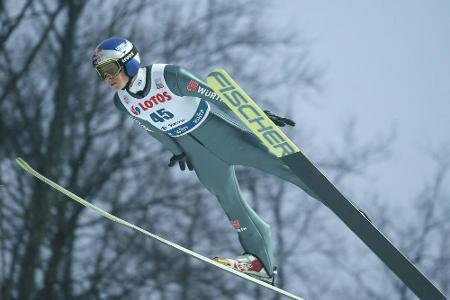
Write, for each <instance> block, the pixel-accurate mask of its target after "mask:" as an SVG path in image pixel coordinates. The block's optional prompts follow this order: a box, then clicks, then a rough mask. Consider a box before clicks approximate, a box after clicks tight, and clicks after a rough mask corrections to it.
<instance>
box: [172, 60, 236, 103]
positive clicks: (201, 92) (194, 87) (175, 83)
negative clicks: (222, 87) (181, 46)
mask: <svg viewBox="0 0 450 300" xmlns="http://www.w3.org/2000/svg"><path fill="white" fill-rule="evenodd" d="M164 78H165V80H166V82H167V85H168V87H169V89H170V90H171V91H172V92H173V93H174V94H175V95H178V96H191V97H199V98H202V99H205V100H207V101H209V102H212V103H214V104H216V105H218V106H219V107H220V108H222V109H225V110H229V108H228V107H227V106H226V105H225V103H223V102H222V100H220V97H219V96H218V95H217V94H216V93H215V92H214V91H213V90H212V89H211V88H210V87H209V86H208V84H207V83H206V82H204V81H203V80H200V79H199V78H197V77H196V76H195V75H193V74H192V73H191V72H189V71H188V70H186V69H183V68H181V67H180V66H177V65H167V67H166V68H165V70H164Z"/></svg>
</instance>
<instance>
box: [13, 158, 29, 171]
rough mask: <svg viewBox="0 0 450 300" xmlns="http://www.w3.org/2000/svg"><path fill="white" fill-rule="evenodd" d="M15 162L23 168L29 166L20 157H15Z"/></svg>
mask: <svg viewBox="0 0 450 300" xmlns="http://www.w3.org/2000/svg"><path fill="white" fill-rule="evenodd" d="M16 163H17V164H18V165H19V166H20V167H21V168H22V169H24V170H26V169H27V168H29V167H30V166H29V165H28V164H27V163H26V161H24V160H23V159H22V158H21V157H17V158H16Z"/></svg>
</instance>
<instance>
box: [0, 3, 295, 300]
mask: <svg viewBox="0 0 450 300" xmlns="http://www.w3.org/2000/svg"><path fill="white" fill-rule="evenodd" d="M108 5H109V7H108V6H107V5H105V3H104V2H102V1H94V0H91V1H76V0H66V1H54V0H40V1H23V2H9V3H8V4H6V3H3V2H2V3H1V8H2V10H1V11H0V22H1V23H2V29H1V30H2V31H1V32H0V38H1V42H2V43H1V45H2V46H1V49H0V54H1V55H0V65H1V66H2V68H1V70H0V80H1V81H2V83H3V84H2V85H1V87H0V109H1V112H2V118H1V122H0V129H1V130H0V139H1V145H2V146H1V149H0V153H1V156H0V171H1V174H0V179H1V182H0V185H1V187H2V189H1V203H0V213H1V217H2V218H1V220H0V224H1V226H0V233H1V236H0V240H1V245H0V249H1V251H2V253H1V256H0V257H1V262H2V266H1V282H0V286H1V298H2V299H25V300H26V299H76V298H80V299H123V298H139V297H144V298H149V299H153V298H155V299H159V298H161V299H174V298H184V299H187V298H189V299H194V298H195V299H198V298H207V297H210V296H211V295H214V298H220V297H222V298H224V299H227V298H228V299H234V298H235V297H236V294H239V293H236V292H235V290H236V289H237V287H239V288H238V289H237V290H239V291H240V292H241V295H242V296H243V297H245V295H246V291H247V290H248V286H244V285H243V283H242V282H241V281H239V280H236V279H234V280H233V279H231V278H229V277H227V276H228V275H226V274H222V273H220V272H213V271H212V269H211V267H208V266H203V265H199V264H197V263H195V262H193V261H190V260H189V259H187V258H185V257H180V256H179V254H178V253H175V252H173V251H172V250H169V249H167V248H165V247H162V246H160V245H157V244H155V243H154V242H153V241H149V240H147V239H144V238H143V237H141V236H139V235H136V234H135V233H133V232H130V231H127V230H124V229H122V228H120V227H119V226H116V225H115V224H110V223H108V222H107V221H105V220H102V219H99V218H98V217H96V216H94V215H92V214H90V213H88V212H86V211H85V210H84V209H83V208H82V207H80V206H77V205H74V204H73V203H71V202H69V201H67V200H66V199H63V197H62V196H61V195H58V194H57V193H55V192H54V191H52V190H50V189H49V188H48V187H47V186H45V185H43V184H41V183H39V182H37V181H35V180H33V179H31V178H29V177H26V176H24V174H23V173H22V172H20V171H19V170H18V169H17V167H15V166H14V163H13V159H14V158H15V157H17V156H22V157H24V158H25V159H27V160H28V161H29V162H30V163H31V164H32V165H33V166H34V167H36V168H37V169H38V170H39V171H41V172H42V173H44V174H45V175H46V176H49V177H50V178H52V179H55V180H57V181H58V182H59V183H61V184H63V185H64V186H66V187H68V188H69V189H70V190H73V191H74V192H75V193H77V194H79V195H80V196H82V197H85V198H87V199H89V200H90V201H93V202H95V203H96V204H98V205H100V206H103V207H106V208H107V209H108V210H110V211H111V212H113V213H114V214H117V215H120V216H121V217H124V218H126V219H128V220H130V221H132V222H135V223H137V224H139V225H141V226H143V227H148V228H151V229H152V231H154V232H158V233H159V234H161V235H163V236H170V237H171V239H173V240H174V241H176V242H179V243H180V244H183V245H186V246H188V247H191V248H193V249H194V250H197V251H200V252H204V253H205V252H206V253H207V254H211V255H212V254H213V252H214V251H223V252H227V251H229V252H230V253H231V252H232V251H233V247H236V241H235V239H234V236H232V235H231V234H230V232H228V231H226V230H225V229H224V228H225V226H224V224H226V219H225V218H224V216H223V215H222V216H221V215H220V213H221V211H220V209H219V208H218V205H217V203H216V202H215V201H211V199H212V196H210V195H209V194H207V193H206V191H205V190H204V189H203V188H202V187H200V186H199V184H198V183H197V181H193V178H192V177H191V176H188V175H181V176H180V175H175V174H177V173H174V172H172V171H169V170H168V169H167V166H166V162H165V161H166V160H167V156H168V155H167V154H166V153H163V152H162V151H161V148H160V146H159V145H157V144H156V143H155V141H153V140H151V139H148V138H147V137H146V136H145V135H146V133H145V132H144V131H143V130H141V129H140V128H137V127H136V126H134V125H133V124H131V123H130V122H128V121H126V120H125V118H124V117H122V116H120V115H119V113H118V112H116V111H115V109H114V108H113V105H112V102H111V98H110V97H111V96H110V93H109V91H107V90H106V88H105V87H103V86H102V85H101V84H100V81H98V80H97V79H96V78H95V74H94V72H93V71H92V68H91V66H90V62H89V60H90V56H91V52H92V49H93V48H94V47H95V45H96V44H97V43H98V41H100V40H101V39H103V38H105V37H108V36H111V35H124V36H127V37H129V38H130V39H131V40H135V41H137V42H136V43H137V44H138V47H139V49H140V50H141V53H142V56H143V60H144V61H146V62H158V61H162V62H169V63H179V64H181V65H183V66H186V67H188V68H190V69H192V70H193V71H194V72H195V73H197V74H205V75H206V73H207V72H208V71H210V70H211V69H212V68H213V67H214V66H218V65H219V64H220V66H223V67H226V68H228V69H229V70H232V71H235V72H236V73H238V71H239V72H241V74H245V76H248V78H251V84H252V85H254V86H256V87H258V86H259V87H262V86H263V84H258V81H260V80H262V78H263V76H260V75H259V73H258V69H257V68H256V67H252V65H253V64H254V62H255V58H254V57H252V60H253V61H251V62H250V59H249V58H248V55H243V54H245V53H247V54H248V53H251V52H252V49H257V47H259V46H260V45H262V44H265V45H271V47H283V45H285V46H286V47H289V44H287V40H288V39H287V36H284V35H279V36H276V37H269V36H267V35H266V34H265V30H266V28H265V27H264V25H263V24H261V23H259V24H258V23H255V22H253V20H254V19H255V15H256V14H258V12H259V11H260V10H261V9H262V8H261V6H260V2H259V1H247V2H245V3H244V2H242V3H237V2H230V3H225V2H219V1H196V2H195V4H194V5H190V6H187V5H182V2H181V1H168V2H161V1H133V2H130V3H124V2H121V1H111V2H108ZM149 16H153V18H149ZM155 20H156V21H155ZM230 22H232V23H233V24H240V25H242V26H229V24H230ZM3 25H4V26H3ZM92 28H95V30H92ZM186 28H188V29H189V30H188V31H187V30H186ZM237 28H239V29H238V30H237ZM138 41H142V42H138ZM147 55H148V57H147ZM258 57H259V59H262V58H264V57H267V56H266V55H263V54H261V55H258ZM150 58H151V60H150ZM247 61H248V62H247ZM242 66H246V67H245V68H242ZM298 71H299V72H300V71H301V70H298ZM289 75H290V76H292V75H293V74H289ZM244 78H245V77H244ZM279 80H281V79H279ZM249 82H250V80H249ZM266 90H267V89H266ZM263 92H264V89H261V90H260V91H259V93H261V94H262V93H263ZM210 211H216V212H215V213H211V212H210ZM220 218H222V219H223V223H219V222H217V219H220ZM229 241H234V243H235V244H233V242H231V243H228V242H229ZM214 254H217V253H214ZM161 270H171V271H170V272H163V271H161ZM211 287H213V288H211Z"/></svg>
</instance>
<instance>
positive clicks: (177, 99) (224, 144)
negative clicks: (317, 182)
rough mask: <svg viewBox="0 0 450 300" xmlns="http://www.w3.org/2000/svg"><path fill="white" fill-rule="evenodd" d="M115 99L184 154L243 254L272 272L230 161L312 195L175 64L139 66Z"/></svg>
mask: <svg viewBox="0 0 450 300" xmlns="http://www.w3.org/2000/svg"><path fill="white" fill-rule="evenodd" d="M114 104H115V105H116V107H117V108H118V109H119V110H120V111H122V112H123V113H126V114H128V115H129V116H131V117H132V118H133V119H134V120H136V121H137V122H138V123H139V124H140V125H142V126H143V127H144V128H145V129H146V130H147V132H148V133H149V134H150V135H152V136H153V137H154V138H156V139H157V140H159V141H160V142H161V143H162V144H163V145H164V146H165V147H166V148H167V149H168V150H170V151H171V152H172V153H173V154H174V155H180V154H182V153H184V154H185V155H186V156H187V157H188V159H189V160H190V161H191V163H192V165H193V166H194V170H195V173H196V174H197V176H198V178H199V180H200V182H201V183H202V184H203V185H204V186H205V187H206V188H207V189H208V190H209V191H210V192H211V193H212V194H213V195H215V196H216V198H217V200H218V201H219V203H220V205H221V206H222V208H223V210H224V211H225V214H226V215H227V217H228V219H229V221H230V222H231V224H232V226H233V227H234V229H235V230H236V231H237V234H238V237H239V241H240V243H241V245H242V247H243V249H244V251H245V252H246V253H250V254H253V255H254V256H256V257H257V258H259V259H260V260H261V262H262V263H263V264H264V268H265V270H266V272H267V273H268V274H269V275H272V273H273V266H274V265H273V253H272V238H271V231H270V226H269V224H267V223H266V222H265V221H263V219H261V217H259V216H258V215H257V214H256V213H255V211H254V210H253V209H252V208H251V207H250V206H249V205H248V203H247V202H246V201H245V199H243V197H242V194H241V192H240V190H239V184H238V181H237V179H236V174H235V170H234V166H236V165H243V166H248V167H253V168H256V169H259V170H262V171H264V172H267V173H270V174H272V175H275V176H277V177H279V178H282V179H284V180H286V181H289V182H291V183H293V184H295V185H297V186H298V187H300V188H302V189H303V190H304V191H305V192H307V193H308V194H310V195H311V196H314V195H313V194H312V193H311V192H310V191H309V190H308V188H307V187H306V186H305V185H304V184H303V182H302V181H301V180H300V179H299V178H298V177H296V176H295V175H294V174H293V173H292V172H291V171H290V169H289V168H288V167H287V166H286V165H284V163H283V162H282V161H281V160H279V159H278V158H276V157H275V156H273V155H272V154H271V153H270V152H269V151H268V150H267V148H266V147H265V146H264V145H263V144H261V143H260V142H259V140H258V139H257V138H256V137H255V136H254V135H253V133H251V132H250V131H249V130H248V129H247V128H246V127H245V125H244V124H242V123H241V121H240V120H238V119H237V118H236V117H234V115H233V113H232V112H231V110H229V109H228V108H227V107H226V106H225V105H224V104H223V103H222V102H221V101H220V99H219V97H218V96H217V95H216V94H215V93H214V92H213V91H212V90H211V89H210V88H209V87H208V85H207V84H206V83H204V82H203V81H201V80H199V79H198V78H196V77H195V76H193V75H192V74H190V73H189V72H188V71H186V70H185V69H182V68H180V67H179V66H176V65H163V64H154V65H151V66H148V67H145V68H140V69H139V71H138V74H137V75H136V78H135V79H134V81H133V82H132V83H131V85H130V86H128V87H127V88H126V89H123V90H120V91H118V92H117V93H116V94H115V95H114Z"/></svg>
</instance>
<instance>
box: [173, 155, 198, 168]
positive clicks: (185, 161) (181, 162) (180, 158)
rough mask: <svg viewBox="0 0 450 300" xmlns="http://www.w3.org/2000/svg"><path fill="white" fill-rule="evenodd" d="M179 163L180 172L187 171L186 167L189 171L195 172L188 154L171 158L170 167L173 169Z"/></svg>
mask: <svg viewBox="0 0 450 300" xmlns="http://www.w3.org/2000/svg"><path fill="white" fill-rule="evenodd" d="M177 162H178V164H179V165H180V170H181V171H184V170H186V165H187V167H188V169H189V170H190V171H192V170H194V166H193V165H192V163H191V161H190V160H189V158H188V157H187V156H186V154H184V153H181V154H179V155H173V156H172V157H171V158H170V161H169V167H173V166H175V164H176V163H177Z"/></svg>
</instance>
